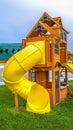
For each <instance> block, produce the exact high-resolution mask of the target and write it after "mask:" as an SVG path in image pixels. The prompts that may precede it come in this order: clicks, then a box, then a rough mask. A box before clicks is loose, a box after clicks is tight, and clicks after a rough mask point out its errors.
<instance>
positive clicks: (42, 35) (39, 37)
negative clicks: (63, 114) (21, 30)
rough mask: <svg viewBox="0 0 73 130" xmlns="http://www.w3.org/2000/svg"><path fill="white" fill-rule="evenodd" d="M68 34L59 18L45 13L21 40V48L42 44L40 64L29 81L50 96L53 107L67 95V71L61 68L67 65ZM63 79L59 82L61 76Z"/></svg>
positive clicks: (33, 69)
mask: <svg viewBox="0 0 73 130" xmlns="http://www.w3.org/2000/svg"><path fill="white" fill-rule="evenodd" d="M68 34H69V32H68V31H67V30H66V29H65V28H64V27H63V24H62V19H61V17H55V18H52V17H51V16H50V15H48V14H47V13H46V12H45V13H44V14H43V15H42V16H41V17H40V19H39V20H38V21H37V23H36V24H35V25H34V27H33V28H32V29H31V31H30V32H29V33H28V35H27V36H26V39H22V47H23V48H24V47H26V45H27V43H28V42H31V43H32V44H33V42H36V41H38V42H41V41H43V42H44V46H45V49H44V56H43V62H42V64H38V65H37V66H35V67H34V68H32V69H31V70H30V71H29V73H28V76H29V79H30V80H31V81H33V82H37V83H39V84H41V85H43V86H44V87H45V88H46V89H47V90H48V93H49V94H50V100H51V104H52V105H53V106H54V105H56V104H58V103H60V102H61V101H62V100H64V98H65V97H66V95H67V92H68V86H67V69H66V68H62V64H63V63H67V60H68V54H67V35H68ZM41 44H42V43H41ZM63 71H64V77H63V80H62V81H61V78H60V77H61V75H62V72H63Z"/></svg>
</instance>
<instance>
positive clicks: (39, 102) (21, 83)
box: [2, 43, 50, 114]
mask: <svg viewBox="0 0 73 130" xmlns="http://www.w3.org/2000/svg"><path fill="white" fill-rule="evenodd" d="M41 59H42V53H41V50H40V48H39V44H37V43H36V44H35V45H28V46H27V47H26V48H24V49H23V50H21V51H20V52H17V53H16V54H15V55H13V56H12V57H11V58H10V59H9V60H8V61H7V63H6V64H5V67H4V70H3V73H2V78H3V80H4V82H5V84H6V86H7V87H8V88H9V89H10V90H11V91H12V92H13V93H17V94H18V95H20V96H21V97H22V98H24V99H26V100H27V105H26V110H27V111H31V112H35V113H40V114H42V113H46V112H49V111H50V98H49V94H48V92H47V90H46V89H45V88H44V87H42V86H41V85H39V84H37V83H35V82H31V81H29V80H27V79H26V78H25V76H24V73H26V72H27V71H28V70H30V69H31V68H32V67H34V66H35V65H37V64H38V63H40V61H41Z"/></svg>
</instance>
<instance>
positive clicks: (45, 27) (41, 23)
mask: <svg viewBox="0 0 73 130" xmlns="http://www.w3.org/2000/svg"><path fill="white" fill-rule="evenodd" d="M53 25H55V26H58V25H59V23H58V22H57V21H56V20H55V19H53V18H52V17H51V16H50V15H49V14H47V13H46V12H44V13H43V15H42V16H41V17H40V19H39V20H38V21H37V23H36V24H35V25H34V26H33V28H32V29H31V30H30V32H29V33H28V34H27V36H26V37H27V38H28V37H30V36H32V35H33V34H34V36H36V35H38V34H39V32H40V31H43V32H45V33H46V32H47V31H49V32H50V33H52V32H54V31H53V30H52V28H51V26H53Z"/></svg>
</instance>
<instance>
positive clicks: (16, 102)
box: [14, 93, 18, 108]
mask: <svg viewBox="0 0 73 130" xmlns="http://www.w3.org/2000/svg"><path fill="white" fill-rule="evenodd" d="M14 102H15V106H16V108H18V95H17V93H15V94H14Z"/></svg>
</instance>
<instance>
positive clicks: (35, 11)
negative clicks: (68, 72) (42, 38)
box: [0, 0, 73, 53]
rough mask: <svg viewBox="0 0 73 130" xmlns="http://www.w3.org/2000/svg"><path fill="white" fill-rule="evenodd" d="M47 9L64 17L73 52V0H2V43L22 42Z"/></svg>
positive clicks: (0, 23) (0, 21)
mask: <svg viewBox="0 0 73 130" xmlns="http://www.w3.org/2000/svg"><path fill="white" fill-rule="evenodd" d="M45 11H46V12H47V13H48V14H50V15H51V16H53V17H56V16H61V17H62V20H63V25H64V27H65V28H66V29H67V30H68V31H69V32H70V34H69V36H68V50H70V51H71V52H72V53H73V39H72V37H73V0H61V1H60V0H0V43H21V42H22V39H23V38H25V37H26V35H27V34H28V32H29V31H30V29H31V28H32V27H33V25H34V24H35V23H36V22H37V20H38V19H39V17H40V16H41V15H42V14H43V13H44V12H45Z"/></svg>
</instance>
